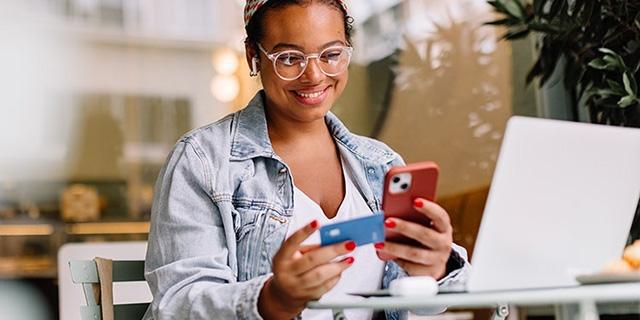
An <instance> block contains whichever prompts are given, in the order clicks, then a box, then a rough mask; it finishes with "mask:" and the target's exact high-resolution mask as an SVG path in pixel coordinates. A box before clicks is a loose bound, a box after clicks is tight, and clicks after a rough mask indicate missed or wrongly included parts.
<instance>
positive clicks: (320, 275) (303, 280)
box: [299, 257, 355, 291]
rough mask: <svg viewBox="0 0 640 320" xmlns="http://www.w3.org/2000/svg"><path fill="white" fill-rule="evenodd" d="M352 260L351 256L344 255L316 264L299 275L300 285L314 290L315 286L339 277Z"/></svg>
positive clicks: (320, 285)
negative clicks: (335, 259) (333, 260)
mask: <svg viewBox="0 0 640 320" xmlns="http://www.w3.org/2000/svg"><path fill="white" fill-rule="evenodd" d="M354 261H355V260H354V258H353V257H346V258H344V259H342V260H341V261H336V262H330V263H326V264H323V265H321V266H317V267H315V268H313V269H311V270H309V271H307V272H305V273H304V274H302V275H300V277H299V280H300V286H301V287H302V288H305V289H307V290H311V291H314V290H315V289H317V287H322V286H323V284H326V282H328V281H330V280H331V279H334V278H335V277H339V276H340V275H341V274H342V272H343V271H344V270H346V269H347V268H349V267H350V266H351V265H352V264H353V262H354ZM328 289H331V288H328ZM328 289H327V290H328Z"/></svg>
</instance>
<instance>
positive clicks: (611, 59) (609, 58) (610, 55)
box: [598, 48, 627, 70]
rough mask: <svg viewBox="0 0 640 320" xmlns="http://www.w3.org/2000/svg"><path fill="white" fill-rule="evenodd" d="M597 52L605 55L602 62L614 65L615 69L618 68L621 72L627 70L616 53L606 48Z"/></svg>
mask: <svg viewBox="0 0 640 320" xmlns="http://www.w3.org/2000/svg"><path fill="white" fill-rule="evenodd" d="M598 51H600V52H602V53H604V54H605V55H604V57H602V59H604V61H606V62H607V63H608V64H610V65H614V66H615V67H616V68H619V69H621V70H625V69H627V66H626V65H625V63H624V60H623V59H622V57H621V56H620V55H619V54H618V53H617V52H615V51H613V50H611V49H608V48H599V49H598Z"/></svg>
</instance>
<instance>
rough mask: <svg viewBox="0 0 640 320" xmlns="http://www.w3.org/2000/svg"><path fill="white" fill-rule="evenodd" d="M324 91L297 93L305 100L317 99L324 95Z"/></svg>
mask: <svg viewBox="0 0 640 320" xmlns="http://www.w3.org/2000/svg"><path fill="white" fill-rule="evenodd" d="M323 92H324V91H318V92H312V93H302V92H297V91H296V94H297V95H299V96H301V97H303V98H317V97H319V96H321V95H322V93H323Z"/></svg>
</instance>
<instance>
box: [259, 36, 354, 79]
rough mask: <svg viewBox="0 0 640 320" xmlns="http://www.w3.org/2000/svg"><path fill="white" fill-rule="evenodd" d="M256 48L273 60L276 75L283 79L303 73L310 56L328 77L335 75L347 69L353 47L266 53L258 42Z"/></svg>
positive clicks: (292, 77)
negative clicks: (319, 50) (311, 51)
mask: <svg viewBox="0 0 640 320" xmlns="http://www.w3.org/2000/svg"><path fill="white" fill-rule="evenodd" d="M258 48H259V49H260V51H262V53H264V55H265V56H267V58H269V60H271V61H272V62H273V69H274V70H275V71H276V75H278V77H280V79H282V80H285V81H292V80H295V79H298V78H299V77H300V76H301V75H302V74H303V73H304V70H305V69H306V68H307V65H308V64H309V59H311V58H316V59H318V67H320V71H322V73H324V74H325V75H327V76H328V77H334V76H337V75H339V74H341V73H343V72H344V71H345V70H347V67H348V66H349V62H350V61H351V54H352V53H353V48H352V47H347V46H333V47H329V48H326V49H324V50H322V51H321V52H320V53H310V54H305V53H304V52H301V51H298V50H285V51H279V52H274V53H268V52H267V51H266V50H265V49H264V48H263V47H262V45H261V44H259V43H258Z"/></svg>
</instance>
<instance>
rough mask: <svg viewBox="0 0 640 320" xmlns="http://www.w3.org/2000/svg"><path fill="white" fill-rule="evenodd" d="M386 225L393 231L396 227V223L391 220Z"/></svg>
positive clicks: (386, 221)
mask: <svg viewBox="0 0 640 320" xmlns="http://www.w3.org/2000/svg"><path fill="white" fill-rule="evenodd" d="M384 225H385V226H386V227H387V228H389V229H393V228H395V227H396V222H395V221H393V220H391V219H387V220H385V221H384Z"/></svg>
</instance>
